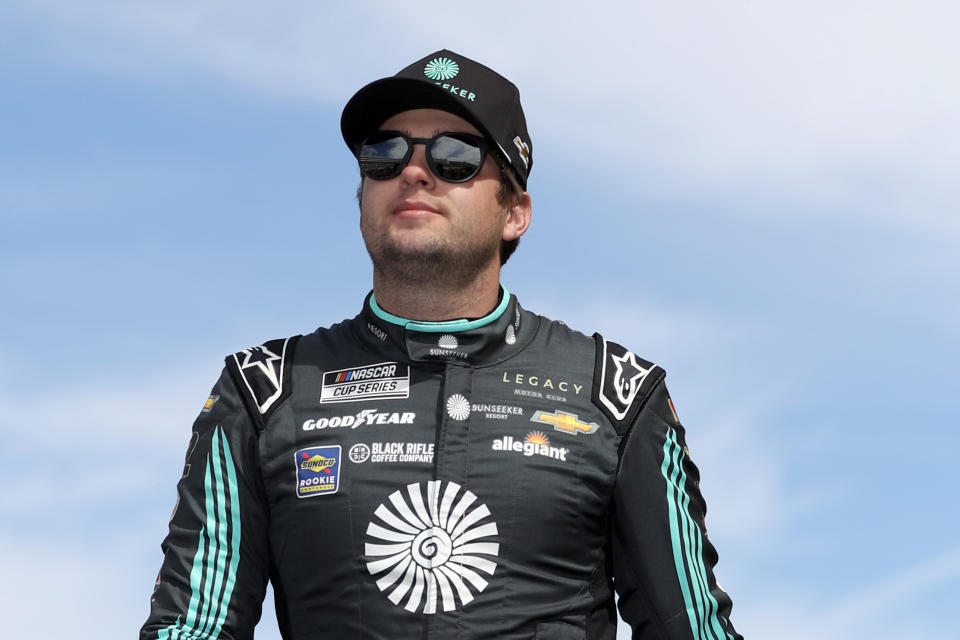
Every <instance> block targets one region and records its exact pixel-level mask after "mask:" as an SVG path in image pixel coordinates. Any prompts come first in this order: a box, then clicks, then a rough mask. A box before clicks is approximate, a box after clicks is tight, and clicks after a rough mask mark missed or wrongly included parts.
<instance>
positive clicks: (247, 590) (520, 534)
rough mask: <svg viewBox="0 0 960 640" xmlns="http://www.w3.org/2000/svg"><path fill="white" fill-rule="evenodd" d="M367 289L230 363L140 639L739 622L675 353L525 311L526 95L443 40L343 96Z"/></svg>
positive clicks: (423, 634)
mask: <svg viewBox="0 0 960 640" xmlns="http://www.w3.org/2000/svg"><path fill="white" fill-rule="evenodd" d="M341 128H342V131H343V135H344V139H345V140H346V142H347V144H348V146H349V147H350V149H351V150H352V151H353V152H354V154H355V155H356V156H357V158H358V161H359V164H360V169H361V173H362V179H361V180H362V182H361V186H360V188H359V190H358V198H359V201H360V210H361V215H360V227H361V231H362V233H363V238H364V241H365V243H366V246H367V250H368V252H369V253H370V257H371V259H372V261H373V267H374V270H373V292H372V294H370V295H368V297H367V299H366V301H365V302H364V305H363V310H362V312H361V313H360V315H358V316H357V317H356V318H354V319H353V320H349V321H344V322H341V323H339V324H336V325H334V326H332V327H330V328H329V329H320V330H318V331H317V332H315V333H313V334H310V335H306V336H295V337H292V338H288V339H281V340H271V341H269V342H266V343H264V344H263V345H260V346H257V347H253V348H250V349H245V350H243V351H241V352H239V353H236V354H234V355H232V356H230V357H228V358H227V362H226V367H225V369H224V372H223V374H222V376H221V378H220V380H219V381H218V382H217V384H216V386H215V387H214V389H213V392H212V395H211V396H210V397H209V399H208V400H207V403H206V405H205V406H204V408H203V410H202V412H201V413H200V416H199V417H198V418H197V421H196V423H195V424H194V428H193V438H192V441H191V444H190V448H189V450H188V453H187V458H186V464H185V467H184V472H183V478H182V479H181V481H180V484H179V486H178V491H179V502H178V508H177V509H176V510H175V512H174V515H173V517H172V518H171V521H170V533H169V535H168V537H167V538H166V540H165V542H164V545H163V548H164V553H165V556H164V563H163V567H162V569H161V571H160V575H159V577H158V580H157V587H156V590H155V593H154V597H153V599H152V601H151V602H152V609H151V613H150V617H149V619H148V621H147V623H146V624H145V625H144V627H143V630H142V632H141V638H144V639H146V638H161V639H167V638H184V639H187V638H189V639H196V638H217V637H224V638H234V639H236V638H252V637H253V628H254V625H255V624H256V622H257V620H258V619H259V617H260V606H261V602H262V599H263V596H264V591H265V589H266V585H267V581H268V579H269V580H270V581H272V583H273V586H274V592H275V599H276V608H277V619H278V621H279V624H280V627H281V633H282V634H283V636H284V637H285V638H291V639H292V638H335V639H337V640H340V639H343V638H377V639H379V638H382V639H385V640H386V639H389V640H396V639H402V638H417V639H421V638H460V639H467V638H514V639H518V640H519V639H521V638H522V639H533V638H541V639H542V638H549V639H558V640H567V639H571V640H572V639H574V638H581V639H582V638H590V639H599V638H603V639H611V638H614V637H615V635H616V624H617V623H616V607H615V604H614V596H613V594H614V587H616V591H617V592H618V593H619V608H620V612H621V614H622V616H623V618H624V619H625V620H626V621H627V622H628V623H629V624H630V625H631V627H632V628H633V637H634V638H670V639H673V638H685V639H697V640H706V639H713V640H721V639H723V640H726V639H730V638H740V637H741V636H739V635H738V634H737V633H736V632H735V631H734V629H733V626H732V625H731V623H730V621H729V619H728V616H729V612H730V608H731V603H730V599H729V598H728V597H727V595H726V594H725V593H724V592H723V591H722V590H721V589H720V588H719V587H718V586H717V584H716V581H715V580H714V577H713V571H712V570H713V566H714V565H715V563H716V560H717V556H716V553H715V552H714V549H713V547H712V546H711V545H710V543H709V541H708V540H707V537H706V531H705V528H704V524H703V517H704V513H705V505H704V502H703V499H702V497H701V495H700V492H699V488H698V472H697V469H696V467H695V466H694V465H693V463H692V462H691V461H690V459H689V457H688V456H687V453H686V447H685V444H684V430H683V427H682V426H681V425H680V422H679V420H678V419H677V417H676V414H675V413H674V411H673V406H672V404H671V402H670V398H669V396H668V395H667V390H666V388H665V386H664V383H663V378H664V372H663V370H662V369H661V368H659V367H657V366H655V365H653V364H651V363H649V362H647V361H646V360H643V359H642V358H639V357H637V356H636V355H635V354H634V353H632V352H631V351H628V350H627V349H625V348H624V347H621V346H620V345H618V344H616V343H614V342H611V341H609V340H606V339H605V338H603V337H601V336H599V335H596V334H595V335H594V336H593V337H588V336H585V335H583V334H581V333H578V332H576V331H573V330H571V329H568V328H567V327H566V326H565V325H563V324H561V323H557V322H553V321H550V320H548V319H547V318H544V317H541V316H537V315H534V314H532V313H530V312H529V311H526V310H524V309H522V308H521V307H520V306H519V304H518V302H517V300H516V298H515V297H514V296H512V295H511V294H510V293H509V292H508V291H507V290H506V289H505V288H504V287H502V286H501V285H500V282H499V275H500V267H501V264H502V262H503V261H505V260H506V259H507V258H508V257H509V254H510V252H511V251H513V249H514V248H515V247H516V243H517V241H518V240H519V238H520V236H521V235H523V233H524V232H525V231H526V229H527V227H528V226H529V224H530V215H531V200H530V195H529V193H528V192H527V191H526V185H527V177H528V175H529V172H530V169H531V167H532V164H533V155H532V151H533V145H532V143H531V141H530V137H529V135H528V133H527V128H526V122H525V119H524V115H523V110H522V109H521V106H520V100H519V94H518V92H517V89H516V87H515V86H514V85H513V84H511V83H510V82H509V81H507V80H506V79H505V78H503V77H501V76H500V75H498V74H496V73H495V72H493V71H492V70H490V69H488V68H486V67H484V66H483V65H480V64H478V63H476V62H474V61H472V60H470V59H468V58H466V57H464V56H461V55H459V54H456V53H453V52H451V51H446V50H444V51H438V52H436V53H433V54H430V55H429V56H427V57H425V58H423V59H422V60H419V61H417V62H415V63H413V64H412V65H410V66H408V67H407V68H405V69H404V70H402V71H401V72H400V73H398V74H397V75H396V76H394V77H391V78H385V79H382V80H379V81H376V82H374V83H372V84H369V85H367V86H366V87H364V88H363V89H361V90H360V91H359V92H358V93H357V94H356V95H354V96H353V98H352V99H351V100H350V102H349V103H348V104H347V106H346V108H345V109H344V112H343V118H342V121H341Z"/></svg>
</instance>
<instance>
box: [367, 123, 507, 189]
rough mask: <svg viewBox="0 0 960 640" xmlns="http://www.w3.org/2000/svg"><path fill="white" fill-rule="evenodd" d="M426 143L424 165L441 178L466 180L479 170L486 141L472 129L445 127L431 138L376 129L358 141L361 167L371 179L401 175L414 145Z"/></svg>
mask: <svg viewBox="0 0 960 640" xmlns="http://www.w3.org/2000/svg"><path fill="white" fill-rule="evenodd" d="M415 144H423V145H426V146H427V166H428V167H430V171H432V172H433V174H434V175H435V176H437V177H438V178H440V179H441V180H446V181H447V182H466V181H467V180H469V179H470V178H472V177H474V176H475V175H477V174H478V173H479V172H480V168H481V167H482V166H483V159H484V158H485V157H486V153H487V146H488V145H487V141H486V140H484V139H483V138H482V137H480V136H477V135H473V134H472V133H461V132H458V131H444V132H443V133H438V134H437V135H435V136H433V137H432V138H411V137H410V136H408V135H406V134H404V133H401V132H400V131H377V132H375V133H373V134H372V135H370V136H368V137H367V138H366V140H364V141H363V143H362V144H361V145H360V151H359V152H358V153H357V160H358V161H359V162H360V171H361V172H362V173H363V175H365V176H366V177H368V178H370V179H372V180H389V179H390V178H395V177H396V176H398V175H400V172H401V171H403V168H404V167H406V166H407V163H409V162H410V157H411V156H412V155H413V145H415Z"/></svg>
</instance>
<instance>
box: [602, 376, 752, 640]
mask: <svg viewBox="0 0 960 640" xmlns="http://www.w3.org/2000/svg"><path fill="white" fill-rule="evenodd" d="M699 480H700V473H699V471H698V470H697V467H696V466H695V465H694V464H693V462H692V461H691V460H690V456H689V452H688V450H687V446H686V443H685V438H684V429H683V426H682V425H681V424H680V421H679V420H678V419H677V418H676V413H675V411H674V410H673V404H672V401H671V400H670V396H669V394H668V392H667V388H666V386H665V384H664V382H663V379H662V378H660V379H659V380H658V381H657V382H656V385H655V386H654V387H653V388H652V389H651V391H650V393H649V395H647V398H646V402H644V403H643V404H642V406H641V408H640V410H639V411H638V412H637V414H636V416H635V418H634V419H633V421H632V423H631V426H630V430H629V431H628V432H627V433H626V435H625V436H624V439H623V441H622V442H621V456H620V468H619V471H618V474H617V480H616V484H615V486H614V495H613V513H612V516H613V517H612V524H611V529H612V531H611V538H612V554H613V573H614V585H615V587H616V590H617V593H618V594H619V603H618V606H619V608H620V615H621V616H622V617H623V619H624V620H625V621H626V622H627V623H629V624H630V627H631V628H632V629H633V638H635V639H637V638H640V639H653V638H657V639H658V640H660V639H670V640H674V639H676V640H681V639H683V640H742V638H743V636H741V635H740V634H738V633H737V632H736V630H734V628H733V625H732V623H731V622H730V610H731V607H732V603H731V601H730V598H729V596H727V594H726V592H724V591H723V589H721V588H720V586H719V585H718V584H717V582H716V579H715V578H714V575H713V569H714V566H715V565H716V563H717V552H716V550H715V549H714V548H713V545H712V544H710V541H709V540H708V539H707V531H706V527H705V526H704V516H705V515H706V510H707V508H706V504H705V503H704V500H703V496H702V495H701V493H700V486H699Z"/></svg>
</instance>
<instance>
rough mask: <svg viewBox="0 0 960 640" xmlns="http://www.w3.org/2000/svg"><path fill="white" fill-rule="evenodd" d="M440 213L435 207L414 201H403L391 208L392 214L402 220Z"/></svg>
mask: <svg viewBox="0 0 960 640" xmlns="http://www.w3.org/2000/svg"><path fill="white" fill-rule="evenodd" d="M440 213H441V212H440V210H439V209H437V208H436V207H431V206H430V205H428V204H427V203H426V202H419V201H416V200H404V201H403V202H401V203H400V204H398V205H397V206H396V207H394V208H393V214H394V215H396V216H400V217H402V218H412V217H423V216H427V215H440Z"/></svg>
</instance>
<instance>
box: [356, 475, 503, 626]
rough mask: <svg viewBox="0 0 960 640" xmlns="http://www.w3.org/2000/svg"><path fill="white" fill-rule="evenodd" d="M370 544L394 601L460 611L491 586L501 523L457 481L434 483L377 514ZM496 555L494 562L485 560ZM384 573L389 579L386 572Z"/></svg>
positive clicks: (428, 610)
mask: <svg viewBox="0 0 960 640" xmlns="http://www.w3.org/2000/svg"><path fill="white" fill-rule="evenodd" d="M374 515H375V516H376V519H375V520H373V521H371V522H370V524H368V525H367V542H366V543H365V545H364V551H363V552H364V554H365V555H366V561H367V571H369V572H370V575H372V576H378V575H379V576H380V577H379V578H378V579H377V587H378V588H379V589H380V591H382V592H383V593H384V594H386V596H387V598H388V599H389V600H390V602H392V603H393V604H395V605H397V606H402V607H403V608H404V609H406V610H407V611H410V612H412V613H417V612H422V613H425V614H434V613H437V612H438V611H439V610H442V611H453V610H455V609H458V608H460V607H462V606H464V605H466V604H468V603H469V602H471V601H472V600H473V599H474V597H475V594H477V593H480V592H481V591H483V590H484V589H485V588H486V587H487V580H486V578H484V577H483V576H482V575H481V574H482V573H485V574H487V575H488V576H492V575H493V572H494V570H496V568H497V564H496V563H495V562H493V561H492V560H490V559H488V557H493V558H496V557H497V556H498V554H499V553H500V544H499V543H497V542H492V541H491V536H496V535H497V533H498V532H497V523H496V522H493V521H486V522H483V520H484V519H485V518H489V517H490V510H489V509H488V508H487V506H486V505H484V504H477V496H476V495H474V494H473V493H472V492H470V491H467V490H465V489H462V488H461V486H460V485H459V484H457V483H456V482H443V481H440V480H431V481H429V482H426V483H422V482H421V483H417V484H409V485H407V490H406V495H404V492H403V491H394V492H393V493H392V494H390V498H389V501H388V502H384V503H382V504H381V505H380V506H379V507H377V510H376V511H375V512H374ZM484 556H488V557H484ZM381 574H382V575H381Z"/></svg>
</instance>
